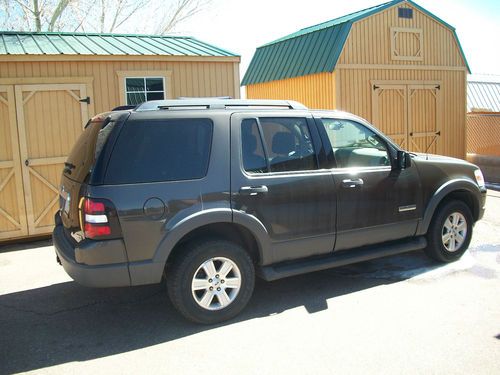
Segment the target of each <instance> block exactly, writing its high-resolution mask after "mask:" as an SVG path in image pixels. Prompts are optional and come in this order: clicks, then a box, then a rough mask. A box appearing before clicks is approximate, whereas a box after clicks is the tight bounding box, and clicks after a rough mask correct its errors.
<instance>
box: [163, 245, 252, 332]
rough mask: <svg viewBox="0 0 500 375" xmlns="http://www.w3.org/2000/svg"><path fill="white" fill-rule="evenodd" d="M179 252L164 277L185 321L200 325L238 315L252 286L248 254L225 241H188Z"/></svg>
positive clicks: (250, 293) (248, 297) (250, 263)
mask: <svg viewBox="0 0 500 375" xmlns="http://www.w3.org/2000/svg"><path fill="white" fill-rule="evenodd" d="M181 251H182V253H180V254H178V255H177V256H176V258H175V260H174V262H173V263H172V264H171V265H170V266H169V267H168V268H167V277H166V282H167V290H168V294H169V297H170V300H171V301H172V303H173V305H174V306H175V308H176V309H177V310H178V311H179V312H180V313H181V314H182V315H183V316H184V317H185V318H187V319H188V320H191V321H193V322H196V323H202V324H214V323H219V322H222V321H225V320H228V319H231V318H233V317H235V316H236V315H238V314H239V313H240V312H241V311H242V310H243V309H244V308H245V306H246V305H247V303H248V301H249V300H250V297H251V296H252V292H253V289H254V285H255V270H254V266H253V262H252V259H251V258H250V256H249V254H248V253H247V252H246V251H245V250H244V249H243V248H242V247H241V246H239V245H237V244H235V243H233V242H229V241H225V240H206V241H205V242H197V243H188V244H187V245H186V246H185V247H184V248H183V249H182V250H181ZM227 270H229V271H228V272H227V274H226V271H227ZM238 279H239V282H238ZM195 280H196V281H195ZM197 288H198V289H197ZM210 288H212V289H210Z"/></svg>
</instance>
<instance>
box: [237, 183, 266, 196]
mask: <svg viewBox="0 0 500 375" xmlns="http://www.w3.org/2000/svg"><path fill="white" fill-rule="evenodd" d="M267 191H268V190H267V186H266V185H259V186H243V187H241V188H240V194H241V195H257V194H265V193H267Z"/></svg>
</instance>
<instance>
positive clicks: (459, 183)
mask: <svg viewBox="0 0 500 375" xmlns="http://www.w3.org/2000/svg"><path fill="white" fill-rule="evenodd" d="M480 195H481V192H480V190H479V188H478V186H477V184H476V183H475V182H474V181H472V180H469V179H455V180H451V181H448V182H447V183H445V184H443V185H442V186H441V187H440V188H439V189H437V190H436V192H435V193H434V194H433V195H432V197H431V199H430V200H429V203H428V204H427V207H426V209H425V212H424V216H423V218H422V221H421V222H420V223H419V226H418V228H417V235H424V234H426V233H427V230H428V229H429V226H430V224H431V221H432V218H433V217H434V214H435V213H436V212H437V210H438V208H439V207H440V206H441V205H442V204H443V203H445V202H447V201H449V200H452V199H456V200H460V201H462V202H464V203H465V204H466V205H467V206H468V207H469V209H470V211H471V213H472V217H473V220H474V222H476V221H477V220H478V219H479V216H480V210H481V207H480V201H481V199H480Z"/></svg>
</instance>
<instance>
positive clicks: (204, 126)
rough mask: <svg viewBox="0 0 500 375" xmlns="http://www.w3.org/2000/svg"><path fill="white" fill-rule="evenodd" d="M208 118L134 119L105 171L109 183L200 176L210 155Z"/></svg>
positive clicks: (121, 138) (196, 177)
mask: <svg viewBox="0 0 500 375" xmlns="http://www.w3.org/2000/svg"><path fill="white" fill-rule="evenodd" d="M212 132H213V123H212V121H211V120H209V119H170V120H160V121H157V120H148V121H133V122H129V123H127V124H126V125H125V127H124V128H123V130H122V132H121V133H120V136H119V138H118V140H117V143H116V145H115V148H114V150H113V154H112V156H111V160H110V162H109V165H108V169H107V171H106V178H105V180H106V183H109V184H120V183H140V182H159V181H177V180H192V179H199V178H202V177H204V176H205V175H206V173H207V169H208V162H209V159H210V146H211V144H212Z"/></svg>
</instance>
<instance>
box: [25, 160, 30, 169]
mask: <svg viewBox="0 0 500 375" xmlns="http://www.w3.org/2000/svg"><path fill="white" fill-rule="evenodd" d="M24 165H25V166H27V167H28V166H29V165H30V161H29V160H28V159H26V160H25V161H24Z"/></svg>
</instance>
